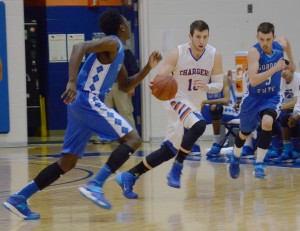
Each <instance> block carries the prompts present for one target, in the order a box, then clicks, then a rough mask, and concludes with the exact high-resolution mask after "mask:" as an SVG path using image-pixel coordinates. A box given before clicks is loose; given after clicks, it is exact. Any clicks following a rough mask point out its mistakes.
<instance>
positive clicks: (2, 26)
mask: <svg viewBox="0 0 300 231" xmlns="http://www.w3.org/2000/svg"><path fill="white" fill-rule="evenodd" d="M0 58H1V60H2V80H1V81H0V133H8V132H9V130H10V124H9V99H8V75H7V51H6V21H5V5H4V3H3V2H0Z"/></svg>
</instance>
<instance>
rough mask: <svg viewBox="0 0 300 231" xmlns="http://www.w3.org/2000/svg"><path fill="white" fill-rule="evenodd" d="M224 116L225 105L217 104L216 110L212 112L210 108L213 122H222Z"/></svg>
mask: <svg viewBox="0 0 300 231" xmlns="http://www.w3.org/2000/svg"><path fill="white" fill-rule="evenodd" d="M211 106H212V105H211ZM222 114H223V105H221V104H216V107H215V109H214V110H212V109H211V107H210V116H211V119H212V120H220V119H221V118H222Z"/></svg>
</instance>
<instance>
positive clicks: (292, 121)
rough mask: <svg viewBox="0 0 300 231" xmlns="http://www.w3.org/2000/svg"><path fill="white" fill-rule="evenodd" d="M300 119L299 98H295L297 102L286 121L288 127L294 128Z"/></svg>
mask: <svg viewBox="0 0 300 231" xmlns="http://www.w3.org/2000/svg"><path fill="white" fill-rule="evenodd" d="M299 119H300V97H298V98H297V102H296V104H295V107H294V112H293V114H292V115H291V117H290V118H289V120H288V125H289V127H295V126H296V125H297V123H298V120H299Z"/></svg>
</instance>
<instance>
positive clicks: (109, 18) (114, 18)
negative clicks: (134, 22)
mask: <svg viewBox="0 0 300 231" xmlns="http://www.w3.org/2000/svg"><path fill="white" fill-rule="evenodd" d="M122 23H123V18H122V15H121V14H120V13H119V12H118V11H117V10H115V9H108V10H106V11H105V12H104V13H103V14H101V15H100V17H99V20H98V25H99V27H100V30H102V31H103V32H104V34H106V35H117V34H118V32H119V29H120V25H121V24H122Z"/></svg>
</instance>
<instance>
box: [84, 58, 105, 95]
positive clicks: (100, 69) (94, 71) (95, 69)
mask: <svg viewBox="0 0 300 231" xmlns="http://www.w3.org/2000/svg"><path fill="white" fill-rule="evenodd" d="M110 66H111V64H107V65H104V64H101V63H100V62H99V61H98V59H95V61H94V63H93V65H92V67H91V69H90V73H89V75H88V78H87V81H86V84H85V86H84V90H86V91H90V92H92V93H95V94H99V89H100V88H101V86H102V84H103V82H104V80H105V76H106V75H107V73H108V71H109V68H110ZM95 77H98V78H99V79H98V80H97V81H96V80H95V79H94V78H95ZM92 85H94V86H95V90H91V89H90V87H91V86H92Z"/></svg>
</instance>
